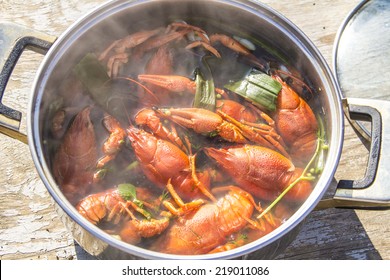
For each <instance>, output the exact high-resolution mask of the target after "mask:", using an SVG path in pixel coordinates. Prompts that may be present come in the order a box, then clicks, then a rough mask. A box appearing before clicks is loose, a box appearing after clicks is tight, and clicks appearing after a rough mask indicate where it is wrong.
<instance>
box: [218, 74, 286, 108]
mask: <svg viewBox="0 0 390 280" xmlns="http://www.w3.org/2000/svg"><path fill="white" fill-rule="evenodd" d="M225 88H227V89H228V90H230V91H232V92H235V93H237V94H238V95H240V96H242V97H244V98H245V99H246V100H248V101H250V102H252V103H253V104H254V105H256V106H259V107H260V108H262V109H266V110H270V111H274V110H275V109H276V99H277V97H278V94H279V92H280V90H281V89H282V85H281V84H280V83H279V82H278V81H275V80H274V79H272V78H271V77H270V76H268V75H267V74H264V73H262V72H259V71H256V70H252V71H251V73H250V74H249V75H248V76H246V77H245V79H243V80H240V81H237V82H233V83H230V84H227V85H225Z"/></svg>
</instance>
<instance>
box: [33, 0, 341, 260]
mask: <svg viewBox="0 0 390 280" xmlns="http://www.w3.org/2000/svg"><path fill="white" fill-rule="evenodd" d="M164 1H170V0H164ZM213 1H214V2H218V3H223V4H227V5H233V6H234V7H236V8H242V9H246V10H249V11H250V12H251V13H252V14H253V16H257V17H259V16H260V14H261V12H262V11H267V12H268V13H270V14H272V15H273V16H274V18H273V19H272V20H273V21H278V23H279V27H278V28H282V29H285V30H286V31H288V32H289V33H290V35H291V36H294V39H295V41H296V42H297V41H299V42H301V44H302V46H301V48H304V49H305V50H306V52H307V53H309V54H310V55H311V56H312V57H313V58H312V59H311V60H314V61H313V64H314V65H315V66H316V69H317V71H318V73H319V75H320V76H321V77H322V78H321V79H323V80H324V81H327V83H325V85H327V86H328V88H327V89H326V90H325V92H326V93H327V98H328V99H329V108H330V111H329V112H328V113H329V114H330V115H331V123H329V124H328V125H329V126H330V127H331V128H332V133H331V135H330V137H329V139H328V141H329V143H330V146H329V151H328V156H327V160H326V163H325V166H324V171H323V173H322V175H321V176H320V178H319V180H318V182H317V184H316V186H315V188H314V189H313V191H312V193H311V194H310V196H309V198H308V199H307V200H306V201H305V202H304V203H303V205H302V206H301V207H300V208H299V209H298V210H297V211H296V212H295V213H294V214H293V215H292V216H291V217H290V218H289V219H288V220H287V221H286V222H285V223H283V224H282V225H281V226H280V227H278V228H277V229H275V230H274V231H272V232H271V233H269V234H267V235H265V236H263V237H261V238H259V239H258V240H256V241H253V242H251V243H249V244H246V245H244V246H241V247H239V248H236V249H232V250H229V251H226V252H221V253H216V254H210V255H207V254H204V255H190V256H187V255H175V254H165V253H159V252H155V251H151V250H146V249H143V248H141V247H138V246H135V245H131V244H128V243H125V242H123V241H120V240H118V239H116V238H115V237H113V236H111V235H109V234H107V233H105V232H104V231H102V230H100V229H99V228H98V227H96V226H94V225H92V224H91V223H90V222H88V221H87V220H86V219H85V218H84V217H82V216H81V215H80V214H79V213H78V212H77V211H76V209H75V208H74V207H73V206H72V205H71V204H70V203H69V202H68V201H67V199H66V198H65V196H64V195H63V194H62V192H61V191H60V189H59V187H58V185H57V184H56V182H55V180H54V178H53V176H52V175H51V171H50V169H49V167H48V166H47V164H46V161H45V159H44V154H43V149H42V140H41V135H40V133H39V130H40V129H39V126H40V124H39V115H40V104H41V102H42V92H43V91H44V90H43V88H44V85H45V82H46V81H47V80H48V79H49V76H50V73H51V71H52V70H53V68H54V67H55V65H56V64H57V63H58V60H59V59H60V57H62V55H63V52H64V50H65V49H66V47H67V46H70V45H71V44H73V42H74V41H75V40H77V38H79V37H80V36H81V35H82V34H84V32H88V31H86V30H87V29H88V28H89V27H91V26H93V25H95V24H97V23H98V22H100V21H101V20H102V19H103V18H107V17H110V16H112V14H113V13H115V12H117V11H120V10H122V9H124V8H130V7H133V6H134V5H140V4H142V3H144V2H153V1H148V0H139V1H136V0H135V1H125V0H119V1H110V2H107V3H103V4H102V5H100V6H98V7H96V8H95V9H93V10H92V11H90V12H89V13H86V14H85V15H84V16H83V17H81V18H80V19H79V20H77V21H76V22H75V23H73V24H72V25H71V26H70V27H69V28H67V29H66V31H65V32H63V33H62V34H61V36H59V38H58V39H57V41H56V42H55V43H54V44H53V46H52V47H51V48H50V50H49V51H48V53H47V54H46V56H45V57H44V59H43V61H42V63H41V65H40V67H39V69H38V71H37V75H36V76H35V80H34V82H33V87H32V93H31V98H30V102H29V106H28V113H29V114H30V117H29V118H27V135H28V139H29V147H30V152H31V155H32V158H33V161H34V163H35V166H36V169H37V171H38V173H39V176H40V177H41V180H42V181H43V183H44V185H45V186H46V188H47V190H48V191H49V193H50V195H51V196H52V198H53V199H54V200H55V202H56V203H57V204H58V205H59V206H60V208H61V209H62V210H63V211H64V212H65V213H66V214H67V215H68V216H69V217H70V219H71V220H72V221H74V222H76V223H77V224H78V225H80V226H81V227H82V228H83V229H84V230H86V231H88V232H89V233H90V234H92V235H93V236H94V237H96V238H98V239H100V240H102V241H103V242H105V243H107V244H109V245H111V246H112V247H115V248H116V249H119V250H121V251H123V252H125V253H128V254H131V255H135V256H137V257H141V258H147V259H231V258H237V257H241V256H243V255H246V254H249V253H252V252H254V251H256V250H259V249H261V248H263V247H265V246H267V245H269V244H271V243H273V242H275V241H277V240H278V239H280V238H282V237H283V236H285V235H286V234H287V233H288V232H290V231H291V230H292V229H293V228H295V227H296V226H298V224H300V223H301V222H302V221H303V220H304V219H305V218H306V217H307V216H308V215H309V213H310V212H311V211H312V210H313V209H314V207H315V206H316V205H317V203H318V202H319V201H320V199H321V198H322V196H323V195H324V194H325V192H326V190H327V189H328V186H329V185H330V183H331V181H332V179H333V176H334V173H335V171H336V168H337V165H338V162H339V159H340V156H341V150H342V144H343V136H344V118H343V109H342V103H341V96H342V95H341V91H340V89H339V87H338V84H337V82H336V80H335V78H334V76H333V74H332V72H331V70H330V68H329V66H328V64H327V63H326V61H325V59H324V58H323V57H322V55H321V53H320V52H319V51H318V49H317V48H316V46H315V45H314V44H313V43H312V42H311V41H310V39H309V38H308V37H307V36H306V35H305V34H304V33H303V32H302V31H301V30H300V29H299V28H298V27H297V26H296V25H295V24H293V23H292V22H291V21H290V20H288V19H287V18H286V17H284V16H283V15H282V14H280V13H279V12H277V11H276V10H274V9H272V8H270V7H268V6H266V5H265V4H263V3H260V2H254V1H252V0H242V1H239V0H213ZM280 24H282V25H283V26H280ZM329 89H330V90H329ZM328 90H329V91H328Z"/></svg>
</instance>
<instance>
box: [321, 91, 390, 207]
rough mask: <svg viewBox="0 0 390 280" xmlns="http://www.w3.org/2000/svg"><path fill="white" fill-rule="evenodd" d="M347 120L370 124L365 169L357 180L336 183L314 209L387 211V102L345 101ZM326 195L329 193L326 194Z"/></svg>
mask: <svg viewBox="0 0 390 280" xmlns="http://www.w3.org/2000/svg"><path fill="white" fill-rule="evenodd" d="M343 103H344V108H345V113H346V115H347V117H348V119H349V120H350V121H351V122H353V121H354V120H360V121H370V122H371V144H370V152H369V158H368V166H367V170H366V174H365V176H364V178H362V179H360V180H340V181H339V182H338V183H337V184H333V187H334V188H333V190H332V186H331V187H330V190H331V193H333V197H331V198H328V199H327V198H325V199H323V200H321V201H320V203H319V204H318V206H317V209H323V208H330V207H348V208H373V209H379V208H388V207H390V173H389V171H388V169H389V166H390V153H389V152H387V153H385V151H384V149H387V148H388V147H390V126H389V122H390V102H389V101H384V100H374V99H362V98H348V99H344V100H343ZM386 125H387V126H386ZM328 193H329V192H328Z"/></svg>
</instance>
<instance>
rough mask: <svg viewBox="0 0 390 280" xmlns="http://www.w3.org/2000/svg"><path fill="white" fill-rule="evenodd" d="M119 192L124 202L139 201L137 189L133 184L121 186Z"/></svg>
mask: <svg viewBox="0 0 390 280" xmlns="http://www.w3.org/2000/svg"><path fill="white" fill-rule="evenodd" d="M118 192H119V195H120V196H121V197H122V198H123V199H124V200H137V192H136V187H135V186H134V185H132V184H119V185H118Z"/></svg>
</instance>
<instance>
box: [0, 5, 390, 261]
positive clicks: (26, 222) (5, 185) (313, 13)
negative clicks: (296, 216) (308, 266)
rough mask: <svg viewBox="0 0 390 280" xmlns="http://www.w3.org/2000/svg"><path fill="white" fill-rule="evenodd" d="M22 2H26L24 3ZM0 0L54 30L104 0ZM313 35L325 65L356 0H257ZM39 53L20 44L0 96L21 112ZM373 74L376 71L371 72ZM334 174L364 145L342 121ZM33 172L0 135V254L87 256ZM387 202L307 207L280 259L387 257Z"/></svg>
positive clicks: (19, 18)
mask: <svg viewBox="0 0 390 280" xmlns="http://www.w3.org/2000/svg"><path fill="white" fill-rule="evenodd" d="M27 2H28V3H27ZM27 2H26V1H21V0H1V1H0V20H8V21H13V22H16V23H19V24H22V25H26V26H29V27H31V28H33V29H36V30H38V31H43V32H46V33H48V34H50V35H54V36H59V35H60V34H61V33H62V32H63V31H64V30H66V29H67V28H68V27H69V26H70V25H71V24H72V23H73V22H74V21H75V20H77V19H78V18H80V17H81V16H83V15H84V14H85V13H87V12H88V11H90V10H91V9H93V8H95V7H96V6H97V5H99V4H102V3H104V2H105V1H104V0H100V1H99V0H82V1H79V0H51V1H44V0H30V1H27ZM263 2H264V3H265V4H268V5H269V6H271V7H272V8H274V9H276V10H278V11H279V12H280V13H282V14H283V15H285V16H286V17H287V18H289V19H290V20H291V21H292V22H294V23H295V24H296V25H297V26H298V27H299V28H300V29H301V30H302V31H303V32H304V33H306V35H307V36H308V37H309V38H310V39H311V40H312V41H313V42H314V44H315V45H316V46H317V47H318V49H319V50H320V52H321V53H322V54H323V56H324V57H325V59H326V60H327V62H328V63H329V65H331V64H332V48H333V43H334V40H335V35H336V32H337V30H338V28H339V26H340V24H341V23H342V21H343V19H344V18H345V17H346V16H347V15H348V13H349V12H350V11H351V10H352V9H353V8H354V7H355V6H356V5H357V4H358V3H359V2H360V1H359V0H311V1H309V0H296V1H287V0H285V1H281V0H278V1H275V0H274V1H272V0H265V1H263ZM41 61H42V56H41V55H39V54H35V53H33V52H30V51H27V52H25V53H24V54H23V55H22V57H21V59H20V61H19V63H18V65H17V67H16V69H15V71H14V74H13V75H12V78H11V80H10V82H9V84H8V87H7V91H6V96H5V98H4V102H5V104H7V105H9V106H11V107H12V108H15V109H18V110H20V111H22V112H23V123H22V130H23V131H25V130H26V121H25V120H26V113H25V112H26V110H27V109H26V108H27V104H28V99H29V94H30V89H31V86H32V83H33V79H34V76H35V73H36V71H37V69H38V66H39V63H40V62H41ZM378 74H380V71H379V72H378ZM345 130H346V131H345V142H344V148H343V153H342V157H341V161H340V164H339V167H338V169H337V172H336V176H335V178H336V179H337V180H339V179H358V178H361V177H362V176H363V175H364V172H365V166H366V165H365V164H366V161H367V154H368V153H367V149H366V148H365V147H364V145H362V142H361V140H360V139H359V137H358V136H357V135H356V134H355V132H354V131H353V130H352V129H351V127H350V125H349V124H348V123H346V128H345ZM53 204H54V202H53V201H52V199H51V198H50V195H49V194H48V192H47V190H46V188H45V187H44V185H43V183H42V182H41V180H40V178H39V177H38V175H37V172H36V170H35V167H34V164H33V161H32V159H31V156H30V152H29V148H28V146H27V145H24V144H22V143H20V142H18V141H16V140H13V139H10V138H9V137H7V136H4V135H0V221H1V222H0V259H4V260H5V259H13V260H15V259H91V258H92V257H91V256H89V255H88V254H87V253H86V252H85V251H84V250H83V249H82V248H80V246H78V245H77V243H75V241H74V240H73V239H72V236H71V234H70V233H69V232H68V231H67V230H66V229H65V227H64V226H63V225H62V223H61V221H60V220H59V218H58V217H57V215H56V212H55V211H54V206H53ZM389 220H390V210H384V211H372V210H371V211H368V210H351V209H334V208H333V209H327V210H321V211H314V212H312V213H311V214H310V215H309V218H308V220H307V222H306V223H305V225H304V227H303V229H302V231H301V232H300V234H299V235H298V237H297V238H296V239H295V241H294V242H293V243H292V244H291V245H290V246H289V247H288V248H287V250H286V251H285V252H284V253H283V254H282V255H280V256H279V257H278V258H280V259H387V260H389V259H390V223H389Z"/></svg>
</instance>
